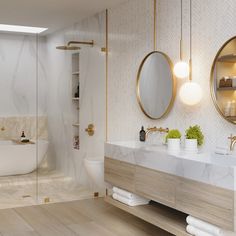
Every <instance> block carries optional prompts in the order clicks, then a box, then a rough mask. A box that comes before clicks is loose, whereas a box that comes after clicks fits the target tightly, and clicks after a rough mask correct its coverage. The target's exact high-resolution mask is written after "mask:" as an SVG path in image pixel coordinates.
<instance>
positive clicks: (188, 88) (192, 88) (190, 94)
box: [179, 0, 202, 106]
mask: <svg viewBox="0 0 236 236" xmlns="http://www.w3.org/2000/svg"><path fill="white" fill-rule="evenodd" d="M189 67H190V70H189V71H190V72H189V81H188V82H186V83H184V84H183V85H182V86H181V88H180V91H179V95H180V100H181V101H182V102H183V103H185V104H186V105H189V106H193V105H196V104H197V103H199V102H200V101H201V99H202V88H201V87H200V85H199V84H197V83H195V82H193V81H192V0H190V60H189Z"/></svg>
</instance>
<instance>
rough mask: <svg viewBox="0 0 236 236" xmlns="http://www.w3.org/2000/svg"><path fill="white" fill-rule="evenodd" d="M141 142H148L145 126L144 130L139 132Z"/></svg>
mask: <svg viewBox="0 0 236 236" xmlns="http://www.w3.org/2000/svg"><path fill="white" fill-rule="evenodd" d="M139 140H140V141H141V142H145V140H146V132H145V130H144V127H143V126H142V128H141V130H140V132H139Z"/></svg>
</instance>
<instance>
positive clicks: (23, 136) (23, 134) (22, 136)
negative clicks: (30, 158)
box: [20, 131, 25, 141]
mask: <svg viewBox="0 0 236 236" xmlns="http://www.w3.org/2000/svg"><path fill="white" fill-rule="evenodd" d="M20 139H21V141H24V140H25V132H24V131H22V134H21V137H20Z"/></svg>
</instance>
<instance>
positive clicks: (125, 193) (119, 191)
mask: <svg viewBox="0 0 236 236" xmlns="http://www.w3.org/2000/svg"><path fill="white" fill-rule="evenodd" d="M112 190H113V192H114V193H117V194H119V195H120V196H122V197H125V198H127V199H130V200H139V199H142V200H143V198H142V197H140V196H138V195H136V194H134V193H131V192H128V191H126V190H123V189H120V188H117V187H113V189H112Z"/></svg>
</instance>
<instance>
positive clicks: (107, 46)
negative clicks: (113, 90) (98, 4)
mask: <svg viewBox="0 0 236 236" xmlns="http://www.w3.org/2000/svg"><path fill="white" fill-rule="evenodd" d="M108 48H109V44H108V10H107V9H106V142H107V141H108V51H109V49H108Z"/></svg>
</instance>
